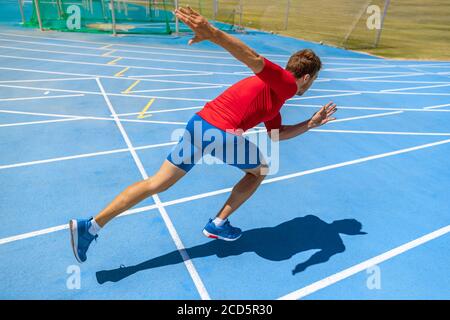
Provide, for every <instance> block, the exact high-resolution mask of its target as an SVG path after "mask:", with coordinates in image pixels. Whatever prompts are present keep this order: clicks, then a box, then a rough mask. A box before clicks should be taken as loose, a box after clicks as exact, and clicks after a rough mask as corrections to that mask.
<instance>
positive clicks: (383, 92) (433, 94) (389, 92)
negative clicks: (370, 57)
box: [291, 89, 450, 100]
mask: <svg viewBox="0 0 450 320" xmlns="http://www.w3.org/2000/svg"><path fill="white" fill-rule="evenodd" d="M309 91H318V92H348V93H360V94H362V93H369V94H401V95H430V96H449V95H450V93H433V92H402V91H386V90H384V91H383V90H382V91H373V90H335V89H309ZM295 99H300V98H294V99H291V100H295Z"/></svg>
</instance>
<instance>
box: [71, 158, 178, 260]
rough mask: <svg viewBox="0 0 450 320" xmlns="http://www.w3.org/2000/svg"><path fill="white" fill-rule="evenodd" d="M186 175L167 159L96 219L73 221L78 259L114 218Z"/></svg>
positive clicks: (72, 234) (126, 190)
mask: <svg viewBox="0 0 450 320" xmlns="http://www.w3.org/2000/svg"><path fill="white" fill-rule="evenodd" d="M185 174H186V172H185V171H184V170H182V169H180V168H178V167H176V166H175V165H173V164H172V163H170V162H169V161H168V160H166V161H164V163H163V164H162V166H161V168H160V169H159V171H158V172H157V173H156V174H155V175H154V176H152V177H150V178H148V179H146V180H142V181H139V182H136V183H135V184H133V185H131V186H129V187H128V188H126V189H125V190H124V191H122V193H120V194H119V195H118V196H117V197H116V198H115V199H114V200H113V201H112V202H111V203H110V204H109V205H108V206H107V207H106V208H105V209H103V210H102V211H101V212H100V213H99V214H98V215H97V216H96V217H95V218H94V219H89V220H83V219H81V220H75V219H73V220H70V223H69V225H70V235H71V244H72V249H73V252H74V255H75V257H76V259H77V260H78V261H79V262H84V261H86V259H87V256H86V253H87V251H88V249H89V245H90V244H91V242H92V241H93V240H94V239H95V238H96V237H97V233H98V231H99V230H100V229H101V228H102V227H103V226H105V225H106V224H107V223H108V222H109V221H110V220H111V219H113V218H114V217H116V216H118V215H119V214H121V213H122V212H124V211H126V210H127V209H129V208H131V207H132V206H134V205H136V204H137V203H139V202H141V201H142V200H144V199H145V198H147V197H149V196H151V195H154V194H156V193H159V192H162V191H164V190H167V189H168V188H169V187H171V186H172V185H173V184H174V183H175V182H177V181H178V180H180V179H181V178H182V177H183V176H184V175H185Z"/></svg>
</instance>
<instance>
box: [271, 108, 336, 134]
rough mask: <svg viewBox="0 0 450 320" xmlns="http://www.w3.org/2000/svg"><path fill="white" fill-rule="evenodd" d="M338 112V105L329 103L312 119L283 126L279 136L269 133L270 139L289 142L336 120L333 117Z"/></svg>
mask: <svg viewBox="0 0 450 320" xmlns="http://www.w3.org/2000/svg"><path fill="white" fill-rule="evenodd" d="M336 111H337V108H336V105H335V104H334V103H333V102H329V103H327V104H326V105H324V106H323V107H322V108H321V109H320V110H319V111H317V112H316V113H315V114H314V115H313V116H312V117H311V119H308V120H306V121H303V122H300V123H297V124H294V125H282V126H281V127H280V129H279V131H278V136H277V135H274V134H273V133H271V132H269V133H268V134H269V137H270V138H271V139H272V140H280V141H281V140H287V139H291V138H294V137H296V136H299V135H301V134H303V133H305V132H306V131H308V130H309V129H312V128H316V127H319V126H322V125H324V124H326V123H328V122H330V121H333V120H336V118H333V117H332V115H333V114H334V113H335V112H336Z"/></svg>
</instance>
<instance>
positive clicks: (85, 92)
mask: <svg viewBox="0 0 450 320" xmlns="http://www.w3.org/2000/svg"><path fill="white" fill-rule="evenodd" d="M116 79H117V78H116ZM0 87H5V88H15V89H26V90H36V91H54V92H71V93H80V94H92V95H100V93H99V92H95V91H82V90H69V89H55V88H47V87H27V86H17V85H7V84H0ZM108 95H109V96H117V97H133V98H156V99H165V100H180V101H202V102H203V101H205V102H208V101H211V99H200V98H179V97H162V96H155V95H140V94H131V93H127V94H123V93H108Z"/></svg>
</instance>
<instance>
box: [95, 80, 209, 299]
mask: <svg viewBox="0 0 450 320" xmlns="http://www.w3.org/2000/svg"><path fill="white" fill-rule="evenodd" d="M96 81H97V84H98V87H99V89H100V91H101V93H102V95H103V97H104V99H105V102H106V104H107V105H108V108H109V111H110V112H111V114H112V115H113V118H114V120H115V122H116V125H117V127H118V128H119V131H120V133H121V134H122V137H123V139H124V141H125V143H126V145H127V146H128V149H129V151H130V153H131V155H132V157H133V159H134V162H135V163H136V166H137V167H138V169H139V172H140V173H141V175H142V178H143V179H147V178H148V175H147V172H146V171H145V168H144V166H143V165H142V162H141V159H140V158H139V156H138V154H137V153H136V151H135V149H134V147H133V144H132V143H131V141H130V138H129V137H128V134H127V132H126V131H125V129H124V127H123V125H122V123H121V122H120V119H119V117H118V116H117V113H116V111H115V110H114V107H113V106H112V104H111V101H110V100H109V98H108V96H107V94H106V92H105V89H104V88H103V85H102V83H101V81H100V79H99V78H97V79H96ZM152 198H153V201H155V204H156V206H157V208H158V211H159V213H160V214H161V217H162V218H163V220H164V223H165V224H166V227H167V229H168V230H169V233H170V236H171V237H172V240H173V241H174V243H175V245H176V247H177V249H178V252H179V253H180V255H181V257H182V258H183V262H184V264H185V266H186V268H187V270H188V272H189V274H190V276H191V278H192V280H193V282H194V284H195V287H196V288H197V291H198V293H199V294H200V297H201V298H202V299H203V300H210V299H211V298H210V296H209V294H208V291H207V290H206V287H205V285H204V284H203V281H202V280H201V278H200V276H199V274H198V272H197V270H196V268H195V266H194V264H193V262H192V260H191V258H190V257H189V255H188V253H187V251H186V249H185V246H184V244H183V242H182V241H181V239H180V236H179V235H178V233H177V231H176V229H175V227H174V225H173V223H172V220H171V219H170V217H169V215H168V214H167V211H166V209H165V207H164V206H162V204H161V200H160V199H159V196H158V194H154V195H152Z"/></svg>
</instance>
